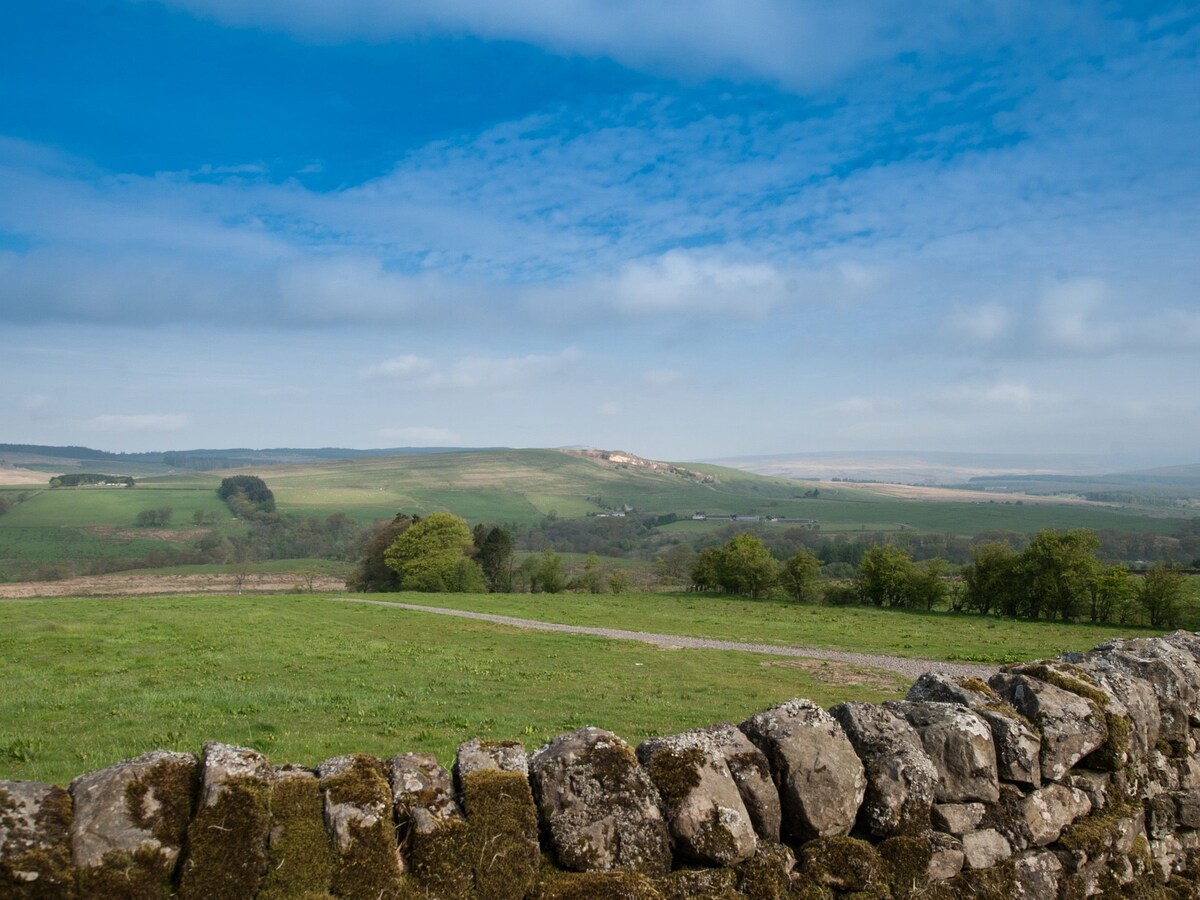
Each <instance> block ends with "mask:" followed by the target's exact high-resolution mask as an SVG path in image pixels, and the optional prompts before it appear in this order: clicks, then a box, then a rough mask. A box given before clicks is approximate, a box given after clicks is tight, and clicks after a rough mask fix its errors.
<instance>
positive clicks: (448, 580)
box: [383, 512, 483, 591]
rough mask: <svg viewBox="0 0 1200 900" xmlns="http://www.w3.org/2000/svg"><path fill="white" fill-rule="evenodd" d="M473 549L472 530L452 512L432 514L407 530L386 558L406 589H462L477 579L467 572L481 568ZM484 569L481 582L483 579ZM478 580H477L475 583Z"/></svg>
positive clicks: (388, 550) (386, 553) (387, 553)
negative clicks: (465, 562) (464, 563)
mask: <svg viewBox="0 0 1200 900" xmlns="http://www.w3.org/2000/svg"><path fill="white" fill-rule="evenodd" d="M473 548H474V541H473V540H472V537H471V529H470V528H468V527H467V523H466V522H464V521H463V520H462V519H460V518H459V517H458V516H456V515H453V514H452V513H445V512H436V513H430V514H429V515H428V516H426V517H425V518H424V519H422V520H421V521H420V522H417V523H415V524H413V525H411V526H410V527H409V528H408V529H406V530H405V531H404V533H403V534H401V535H400V536H399V537H398V538H396V540H395V541H394V542H392V545H391V546H390V547H388V548H387V550H386V551H385V552H384V554H383V560H384V562H385V563H387V564H388V565H389V566H390V567H391V568H393V569H395V570H396V572H397V573H399V575H400V584H401V587H402V588H403V589H404V590H406V591H462V590H464V585H466V584H467V583H469V582H475V581H476V580H475V579H474V578H473V577H470V576H468V575H467V573H468V572H469V571H470V567H469V566H468V567H464V566H462V565H461V564H460V563H461V561H462V560H466V561H467V562H469V563H471V565H472V566H475V567H476V568H478V564H476V563H475V562H474V560H471V559H469V557H468V554H469V553H470V551H471V550H472V549H473ZM482 581H483V579H482V571H481V572H480V579H479V582H482ZM476 583H478V582H476Z"/></svg>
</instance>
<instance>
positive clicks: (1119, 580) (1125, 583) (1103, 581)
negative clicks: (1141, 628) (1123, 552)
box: [1090, 566, 1134, 624]
mask: <svg viewBox="0 0 1200 900" xmlns="http://www.w3.org/2000/svg"><path fill="white" fill-rule="evenodd" d="M1090 591H1091V610H1090V617H1091V620H1092V621H1093V622H1120V623H1121V624H1127V623H1128V621H1129V618H1130V613H1131V612H1132V610H1133V598H1134V587H1133V580H1132V579H1131V578H1130V577H1129V570H1128V569H1127V568H1125V567H1124V566H1104V567H1103V568H1102V569H1100V570H1099V571H1098V572H1097V573H1096V576H1095V578H1093V579H1092V584H1091V586H1090Z"/></svg>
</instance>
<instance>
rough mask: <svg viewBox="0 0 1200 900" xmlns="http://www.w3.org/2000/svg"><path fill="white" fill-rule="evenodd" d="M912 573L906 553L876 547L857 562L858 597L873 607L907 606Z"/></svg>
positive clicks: (890, 546) (893, 548) (891, 547)
mask: <svg viewBox="0 0 1200 900" xmlns="http://www.w3.org/2000/svg"><path fill="white" fill-rule="evenodd" d="M915 574H916V568H915V566H914V565H913V561H912V557H911V556H909V555H908V552H907V551H905V550H902V549H901V548H899V547H896V546H893V545H891V544H877V545H876V546H874V547H872V548H871V549H870V550H868V551H867V552H866V553H864V554H863V558H862V559H861V560H860V561H859V564H858V578H857V579H856V580H855V581H856V586H857V588H858V595H859V597H860V598H861V599H862V600H863V601H864V602H866V603H872V604H874V605H875V606H896V607H905V606H910V605H911V585H912V581H913V577H914V576H915Z"/></svg>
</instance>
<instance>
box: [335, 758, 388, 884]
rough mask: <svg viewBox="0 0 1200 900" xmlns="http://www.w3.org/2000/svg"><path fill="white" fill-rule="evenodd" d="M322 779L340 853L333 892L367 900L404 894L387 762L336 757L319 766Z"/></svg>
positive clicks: (336, 846) (336, 844)
mask: <svg viewBox="0 0 1200 900" xmlns="http://www.w3.org/2000/svg"><path fill="white" fill-rule="evenodd" d="M317 777H318V778H320V788H321V793H322V794H323V795H324V798H325V805H324V811H325V827H326V829H327V830H328V831H329V834H330V837H331V838H332V841H333V846H334V850H335V852H336V855H337V861H336V864H335V866H334V872H333V882H332V886H333V892H334V893H335V894H337V895H338V896H340V897H353V898H362V900H387V898H391V897H397V896H399V894H400V872H401V863H400V854H399V850H398V849H397V846H396V839H395V826H394V823H393V816H392V790H391V787H390V786H389V785H388V782H387V777H386V775H385V774H384V767H383V763H382V762H380V761H379V760H378V759H376V758H375V757H373V756H367V755H365V754H361V753H360V754H355V755H353V756H336V757H334V758H333V759H327V760H325V761H324V762H323V763H321V764H320V765H319V766H317Z"/></svg>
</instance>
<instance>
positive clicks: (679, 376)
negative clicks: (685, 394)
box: [642, 369, 683, 388]
mask: <svg viewBox="0 0 1200 900" xmlns="http://www.w3.org/2000/svg"><path fill="white" fill-rule="evenodd" d="M682 380H683V373H682V372H677V371H675V370H674V369H650V370H649V371H647V372H643V373H642V381H644V382H645V383H646V384H648V385H650V387H655V388H665V387H670V386H671V385H675V384H679V382H681V381H682Z"/></svg>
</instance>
